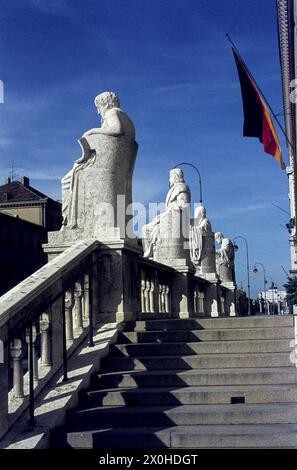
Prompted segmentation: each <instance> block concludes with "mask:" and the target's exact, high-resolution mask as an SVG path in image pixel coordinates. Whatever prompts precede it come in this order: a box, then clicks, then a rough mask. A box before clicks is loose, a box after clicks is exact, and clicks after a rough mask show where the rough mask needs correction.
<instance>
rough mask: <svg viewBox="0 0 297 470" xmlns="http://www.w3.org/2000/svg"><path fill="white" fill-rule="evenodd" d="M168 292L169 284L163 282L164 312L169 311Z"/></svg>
mask: <svg viewBox="0 0 297 470" xmlns="http://www.w3.org/2000/svg"><path fill="white" fill-rule="evenodd" d="M169 292H170V289H169V286H168V285H166V284H165V285H164V310H165V313H169V312H170V307H169Z"/></svg>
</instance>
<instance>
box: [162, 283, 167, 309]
mask: <svg viewBox="0 0 297 470" xmlns="http://www.w3.org/2000/svg"><path fill="white" fill-rule="evenodd" d="M162 305H163V313H166V286H165V284H162Z"/></svg>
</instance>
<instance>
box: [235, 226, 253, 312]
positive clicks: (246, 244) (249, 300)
mask: <svg viewBox="0 0 297 470" xmlns="http://www.w3.org/2000/svg"><path fill="white" fill-rule="evenodd" d="M238 238H240V239H241V240H243V241H244V242H245V247H246V271H247V288H248V315H249V316H250V314H251V285H250V261H249V246H248V242H247V239H246V238H244V237H242V236H241V235H237V236H236V237H234V238H233V245H234V249H235V251H237V250H238V246H237V245H236V243H234V242H235V240H237V239H238Z"/></svg>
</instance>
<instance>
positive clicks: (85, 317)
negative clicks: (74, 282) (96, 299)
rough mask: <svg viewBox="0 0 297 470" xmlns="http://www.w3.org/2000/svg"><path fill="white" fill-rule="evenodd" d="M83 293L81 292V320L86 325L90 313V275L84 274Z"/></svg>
mask: <svg viewBox="0 0 297 470" xmlns="http://www.w3.org/2000/svg"><path fill="white" fill-rule="evenodd" d="M83 286H84V293H83V321H84V323H85V324H86V325H87V324H88V323H89V315H90V276H89V274H85V275H84V280H83Z"/></svg>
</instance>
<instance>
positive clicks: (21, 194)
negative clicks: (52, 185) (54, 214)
mask: <svg viewBox="0 0 297 470" xmlns="http://www.w3.org/2000/svg"><path fill="white" fill-rule="evenodd" d="M44 199H48V200H49V201H52V202H54V203H56V204H60V203H58V202H57V201H54V200H53V199H51V198H50V197H48V196H46V195H45V194H43V193H41V192H40V191H38V190H37V189H35V188H32V186H29V185H28V186H27V185H26V186H25V185H24V184H22V183H20V182H19V181H11V182H10V183H6V184H3V185H2V186H0V203H7V202H23V201H26V202H27V201H34V202H37V201H40V200H44Z"/></svg>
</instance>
